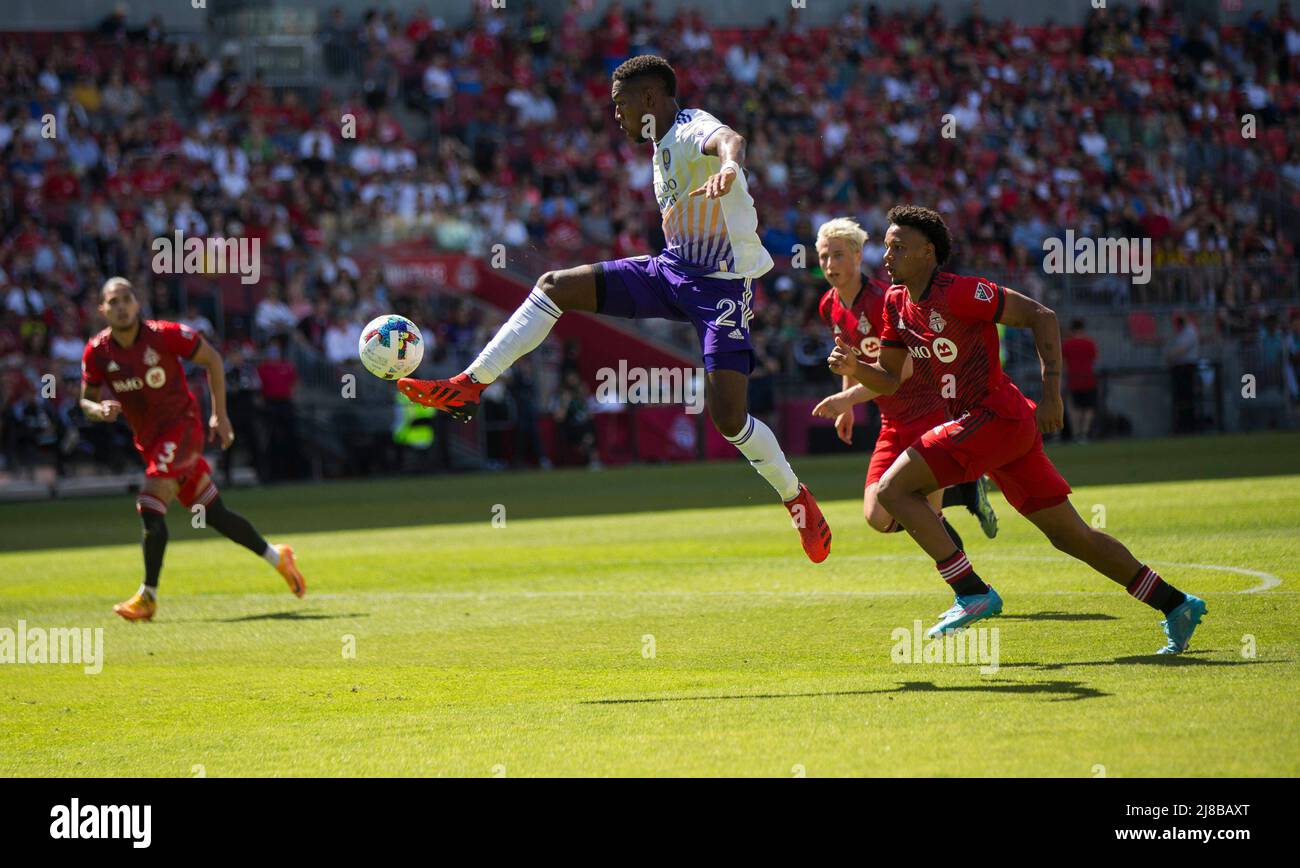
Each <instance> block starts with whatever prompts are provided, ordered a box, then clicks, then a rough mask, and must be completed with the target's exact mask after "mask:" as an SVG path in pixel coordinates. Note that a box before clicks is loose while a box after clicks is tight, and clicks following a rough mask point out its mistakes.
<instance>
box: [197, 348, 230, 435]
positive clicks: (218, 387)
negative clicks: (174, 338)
mask: <svg viewBox="0 0 1300 868" xmlns="http://www.w3.org/2000/svg"><path fill="white" fill-rule="evenodd" d="M191 361H193V362H194V364H196V365H202V366H203V367H204V369H206V370H207V372H208V391H210V392H211V393H212V418H210V419H208V430H209V432H210V433H209V436H210V437H211V438H212V439H213V440H220V441H221V448H222V449H229V448H230V444H231V443H234V442H235V429H234V428H233V427H232V426H231V424H230V417H229V416H227V415H226V368H225V363H224V362H223V361H222V360H221V353H219V352H217V350H216V348H215V347H214V346H212V344H210V343H208V339H207V338H204V337H200V338H199V348H198V349H197V350H196V351H195V352H194V356H193V357H192V358H191Z"/></svg>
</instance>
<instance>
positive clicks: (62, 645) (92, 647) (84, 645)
mask: <svg viewBox="0 0 1300 868" xmlns="http://www.w3.org/2000/svg"><path fill="white" fill-rule="evenodd" d="M0 663H80V664H81V665H82V667H83V668H84V669H85V672H86V674H87V675H98V674H99V673H100V671H102V670H103V668H104V628H103V627H95V628H94V629H93V630H92V629H91V628H90V627H49V628H45V627H28V626H27V622H26V621H23V620H20V621H19V622H18V629H17V630H15V629H14V628H12V627H0Z"/></svg>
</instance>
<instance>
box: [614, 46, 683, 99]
mask: <svg viewBox="0 0 1300 868" xmlns="http://www.w3.org/2000/svg"><path fill="white" fill-rule="evenodd" d="M650 75H652V76H654V77H655V78H657V79H659V81H660V82H661V83H662V84H663V86H664V92H665V93H667V94H668V95H669V96H677V73H676V72H673V67H672V64H670V63H669V62H668V61H666V60H664V59H663V58H662V57H659V56H658V55H655V54H642V55H638V56H637V57H633V58H631V59H630V60H625V61H623V62H622V63H621V64H619V67H618V69H616V70H614V81H631V80H632V79H636V78H641V77H643V76H650Z"/></svg>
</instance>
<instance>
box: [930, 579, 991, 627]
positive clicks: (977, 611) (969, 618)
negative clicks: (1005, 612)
mask: <svg viewBox="0 0 1300 868" xmlns="http://www.w3.org/2000/svg"><path fill="white" fill-rule="evenodd" d="M1000 614H1002V598H1001V597H999V596H998V592H997V591H995V590H993V586H992V585H990V586H989V592H988V593H987V594H971V595H969V596H966V597H958V598H957V602H956V603H955V604H954V605H953V607H952V608H951V609H949V610H948V611H946V612H944V613H943V614H942V615H940V616H939V623H937V624H935V625H934V626H933V627H931V628H930V629H929V630H926V631H925V638H927V639H933V638H934V637H936V636H942V635H943V634H945V633H950V632H953V631H955V630H960V629H962V628H963V627H969V626H970V625H971V624H974V623H975V622H976V621H983V620H984V619H985V618H992V617H993V616H994V615H1000Z"/></svg>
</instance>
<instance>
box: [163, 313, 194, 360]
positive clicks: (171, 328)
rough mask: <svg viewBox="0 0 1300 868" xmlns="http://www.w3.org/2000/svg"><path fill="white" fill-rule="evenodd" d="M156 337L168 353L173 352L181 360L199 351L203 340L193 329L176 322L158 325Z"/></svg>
mask: <svg viewBox="0 0 1300 868" xmlns="http://www.w3.org/2000/svg"><path fill="white" fill-rule="evenodd" d="M158 336H159V337H160V338H162V345H163V347H165V348H166V349H167V351H168V352H173V353H175V354H176V355H178V356H180V357H181V358H182V359H189V358H191V357H192V356H193V355H194V354H195V353H196V352H198V349H199V343H200V342H201V341H202V340H203V338H202V337H201V336H200V335H199V333H198V332H196V331H195V330H194V329H192V328H190V327H189V326H187V325H184V324H182V323H178V322H160V323H158Z"/></svg>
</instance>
